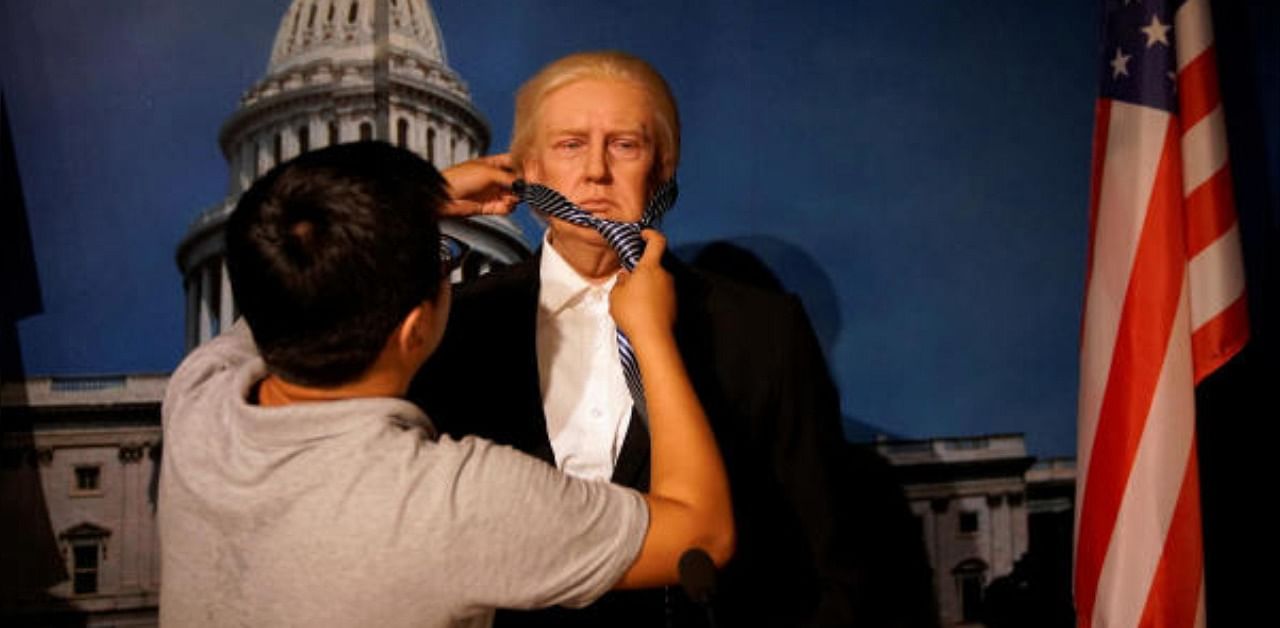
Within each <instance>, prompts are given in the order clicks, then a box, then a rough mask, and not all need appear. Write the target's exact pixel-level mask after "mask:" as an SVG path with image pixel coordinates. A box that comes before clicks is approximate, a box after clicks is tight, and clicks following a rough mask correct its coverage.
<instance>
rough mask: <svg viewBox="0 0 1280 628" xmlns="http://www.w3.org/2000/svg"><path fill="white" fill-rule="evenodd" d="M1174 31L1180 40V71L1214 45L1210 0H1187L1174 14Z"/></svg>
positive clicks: (1178, 40)
mask: <svg viewBox="0 0 1280 628" xmlns="http://www.w3.org/2000/svg"><path fill="white" fill-rule="evenodd" d="M1173 33H1174V37H1176V38H1177V42H1178V71H1179V72H1181V71H1182V68H1185V67H1187V64H1188V63H1191V62H1192V61H1195V60H1196V57H1198V56H1200V53H1202V52H1204V51H1205V50H1207V49H1208V48H1209V46H1212V45H1213V24H1212V22H1211V21H1210V20H1209V2H1208V0H1187V2H1186V3H1185V4H1183V5H1182V7H1181V8H1180V9H1178V13H1177V14H1176V15H1174V16H1173Z"/></svg>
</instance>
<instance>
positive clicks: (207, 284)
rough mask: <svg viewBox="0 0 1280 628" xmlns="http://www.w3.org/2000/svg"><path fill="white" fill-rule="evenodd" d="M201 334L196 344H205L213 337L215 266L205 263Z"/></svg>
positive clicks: (201, 276) (201, 280)
mask: <svg viewBox="0 0 1280 628" xmlns="http://www.w3.org/2000/svg"><path fill="white" fill-rule="evenodd" d="M198 272H199V273H200V335H199V337H198V339H197V342H196V344H204V343H205V341H207V340H209V339H210V338H212V337H213V268H212V267H211V266H208V265H205V266H201V267H200V270H199V271H198Z"/></svg>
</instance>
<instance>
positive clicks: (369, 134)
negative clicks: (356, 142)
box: [360, 122, 373, 142]
mask: <svg viewBox="0 0 1280 628" xmlns="http://www.w3.org/2000/svg"><path fill="white" fill-rule="evenodd" d="M371 139H373V125H372V124H369V123H368V122H361V123H360V141H362V142H367V141H369V140H371Z"/></svg>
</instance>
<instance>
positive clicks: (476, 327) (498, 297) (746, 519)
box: [410, 256, 855, 626]
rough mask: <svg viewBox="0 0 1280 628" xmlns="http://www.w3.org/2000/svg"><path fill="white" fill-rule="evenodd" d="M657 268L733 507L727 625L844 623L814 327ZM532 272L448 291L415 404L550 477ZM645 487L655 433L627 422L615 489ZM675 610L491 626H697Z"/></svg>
mask: <svg viewBox="0 0 1280 628" xmlns="http://www.w3.org/2000/svg"><path fill="white" fill-rule="evenodd" d="M663 263H664V266H666V267H667V269H668V270H669V271H670V272H671V273H672V275H673V277H674V279H675V285H676V293H677V300H678V301H677V303H678V305H677V307H678V310H677V321H676V340H677V344H678V345H679V347H680V353H681V355H682V357H683V359H684V362H685V366H686V368H687V370H688V372H689V376H690V379H691V380H692V383H693V386H694V389H695V390H696V391H697V394H698V398H699V399H700V400H701V402H702V404H703V406H704V408H705V410H706V414H707V417H708V419H709V421H710V423H711V428H712V430H713V431H714V433H715V435H716V439H717V442H718V443H719V445H720V449H721V453H722V455H723V457H724V460H725V464H726V468H727V471H728V474H729V479H730V488H731V492H732V498H733V507H734V516H735V523H736V525H737V532H738V545H737V552H736V554H735V556H734V558H733V559H732V560H731V561H730V563H729V564H728V565H726V567H725V568H724V569H723V570H722V572H721V574H720V577H719V579H718V582H717V591H718V592H717V595H716V601H715V609H716V612H717V618H718V620H719V624H720V625H721V626H738V625H742V626H748V625H750V626H758V625H767V626H798V625H809V624H813V625H847V624H848V623H850V622H851V621H852V618H851V617H850V612H851V611H850V604H851V599H852V587H853V586H854V580H855V576H854V574H853V571H852V566H851V557H850V548H849V547H848V539H846V538H845V536H843V535H842V534H841V533H840V532H841V530H847V529H849V526H848V521H849V519H848V512H847V508H848V506H847V505H846V504H845V503H844V500H841V499H838V496H837V495H836V487H837V486H838V482H839V480H838V478H839V477H841V476H842V472H841V471H840V470H839V469H838V467H837V465H838V464H839V462H838V461H839V456H840V454H841V452H843V451H844V450H843V446H844V438H843V435H842V432H841V429H840V425H839V420H840V419H839V417H840V414H839V402H838V398H837V394H836V391H835V387H834V386H833V384H832V382H831V378H830V375H829V373H828V371H827V367H826V363H825V361H824V359H823V357H822V353H821V351H820V349H819V346H818V343H817V340H816V338H815V336H814V334H813V331H812V328H811V326H810V324H809V320H808V317H807V316H806V315H805V313H804V310H803V308H802V306H801V305H800V303H799V301H798V300H796V299H795V298H794V297H791V296H784V295H779V294H774V293H769V292H764V291H760V290H757V289H754V288H750V287H747V286H744V285H741V284H738V283H735V282H732V281H730V280H727V279H723V278H720V277H717V276H713V275H710V274H705V273H701V272H698V271H696V270H694V269H692V268H690V267H688V266H686V265H684V264H682V263H680V262H679V261H678V260H675V258H673V257H671V256H668V257H667V258H666V259H664V261H663ZM538 268H539V263H538V257H537V256H535V257H534V258H533V259H531V260H528V261H525V262H523V263H521V264H519V265H516V266H514V267H511V268H509V269H506V270H503V271H499V272H498V273H495V274H490V275H487V276H485V277H482V278H480V279H478V280H476V281H475V282H472V283H471V284H469V285H466V286H463V287H460V288H459V289H458V290H457V291H456V292H455V297H454V299H455V301H454V307H453V311H452V314H451V318H450V321H449V326H448V329H447V331H446V333H445V338H444V341H443V343H442V345H441V347H440V348H439V350H438V351H437V352H436V354H435V355H434V356H433V357H432V358H431V360H430V361H429V362H428V363H427V365H425V366H424V368H423V370H422V371H421V372H420V373H419V376H418V378H417V380H415V382H414V385H413V387H412V389H411V391H410V398H411V399H413V400H414V401H416V402H417V403H419V404H420V405H421V406H422V407H423V408H424V409H425V410H426V412H427V413H428V414H429V415H430V416H431V418H432V420H433V421H435V423H436V424H437V426H439V427H440V428H441V429H442V430H444V431H445V432H447V433H450V434H452V435H454V436H461V435H464V434H476V435H480V436H484V437H486V438H490V439H492V440H495V441H497V442H499V443H504V444H509V445H512V446H514V447H516V448H517V449H520V450H522V451H525V452H527V453H530V454H532V455H534V456H537V457H539V458H542V459H543V460H545V461H547V462H548V463H551V464H554V457H553V454H552V450H551V445H550V442H549V440H548V436H547V431H546V419H545V416H544V414H543V409H542V398H541V393H540V390H539V377H538V371H537V368H538V367H537V364H538V362H537V355H536V349H535V326H536V318H537V316H536V314H537V307H538ZM648 479H649V442H648V431H647V430H646V429H645V426H644V424H643V423H642V422H640V421H638V420H637V419H636V418H635V417H633V418H632V422H631V425H630V427H629V428H628V431H627V437H626V440H625V443H624V445H623V449H622V451H621V452H620V454H619V459H618V463H617V465H616V469H615V473H614V476H613V481H614V482H616V483H619V484H624V485H627V486H631V487H634V488H637V489H640V490H647V488H648ZM682 598H683V596H681V595H680V594H679V591H678V589H677V588H669V589H667V590H661V589H660V590H656V591H648V592H623V593H610V594H608V595H606V596H605V597H604V598H602V599H601V600H600V601H599V602H597V603H596V604H595V605H593V606H592V607H590V608H588V609H584V610H574V611H569V610H564V609H552V610H550V611H543V612H539V613H501V614H499V617H498V621H497V623H498V625H506V626H511V625H556V626H563V625H583V626H587V625H590V626H625V625H637V626H664V625H669V624H675V625H682V624H688V622H686V621H684V620H682V619H681V617H682V616H684V617H698V616H699V614H698V613H696V612H694V613H690V614H688V615H684V613H685V612H687V611H689V610H690V609H689V608H688V602H687V601H682ZM673 609H674V611H673ZM681 609H683V610H681ZM694 610H696V609H694ZM671 612H675V614H676V617H675V619H674V621H671V617H670V615H668V613H671ZM689 625H696V624H689Z"/></svg>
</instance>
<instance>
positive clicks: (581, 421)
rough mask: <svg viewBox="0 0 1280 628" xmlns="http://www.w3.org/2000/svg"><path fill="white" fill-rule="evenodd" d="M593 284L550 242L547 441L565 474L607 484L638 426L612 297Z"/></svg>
mask: <svg viewBox="0 0 1280 628" xmlns="http://www.w3.org/2000/svg"><path fill="white" fill-rule="evenodd" d="M617 279H618V276H617V275H616V274H615V275H614V276H613V277H610V278H609V280H608V281H606V282H604V283H601V284H592V283H591V282H589V281H587V280H586V279H585V278H583V277H582V275H579V274H578V272H577V271H575V270H574V269H573V267H571V266H569V263H568V262H566V261H565V260H564V258H563V257H561V256H560V254H559V253H558V252H556V250H555V248H554V247H552V246H551V243H550V242H548V241H547V239H546V237H545V236H544V237H543V243H542V262H541V267H540V268H539V281H540V282H541V289H540V290H539V291H538V325H537V343H538V378H539V383H540V384H541V387H542V408H543V411H544V412H545V413H546V416H547V435H548V436H549V437H550V439H551V449H552V451H553V452H554V453H555V458H556V466H557V467H559V468H560V470H562V471H564V472H565V473H567V474H569V475H572V476H575V477H580V478H594V479H604V480H608V479H609V478H610V477H612V476H613V466H614V463H616V462H617V460H618V452H619V451H621V450H622V442H623V439H624V438H626V435H627V426H628V425H629V424H630V422H631V405H632V400H631V393H630V392H629V391H628V390H627V383H626V380H625V378H624V377H623V375H622V365H621V363H619V362H618V337H617V326H616V325H615V324H614V322H613V318H612V317H611V316H609V292H610V291H611V290H612V289H613V285H614V283H616V282H617Z"/></svg>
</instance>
